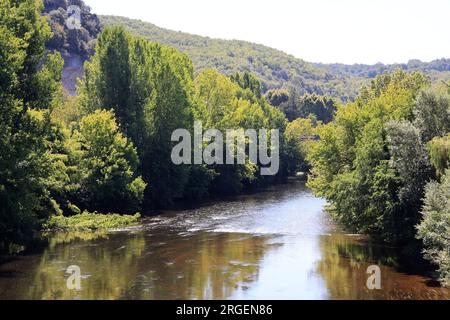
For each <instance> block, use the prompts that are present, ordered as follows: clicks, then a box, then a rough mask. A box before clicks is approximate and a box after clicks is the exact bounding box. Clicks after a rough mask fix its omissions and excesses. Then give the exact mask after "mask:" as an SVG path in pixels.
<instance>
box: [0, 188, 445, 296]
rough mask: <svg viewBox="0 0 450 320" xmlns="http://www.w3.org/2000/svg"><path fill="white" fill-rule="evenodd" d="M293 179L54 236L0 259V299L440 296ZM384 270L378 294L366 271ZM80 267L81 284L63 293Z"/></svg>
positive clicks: (426, 281) (439, 289) (420, 278)
mask: <svg viewBox="0 0 450 320" xmlns="http://www.w3.org/2000/svg"><path fill="white" fill-rule="evenodd" d="M323 205H324V202H323V200H321V199H317V198H315V197H313V196H312V195H311V194H310V193H309V192H308V191H307V190H306V189H305V188H304V186H303V185H301V184H291V185H288V186H285V187H284V188H278V189H277V190H272V191H269V192H265V193H261V194H256V195H247V196H242V197H237V198H233V199H228V200H227V201H217V202H212V203H210V204H208V205H206V206H203V207H202V208H198V209H193V210H184V211H177V212H166V213H165V214H164V215H162V216H160V217H156V218H151V219H147V220H146V221H145V224H144V226H143V227H141V228H135V229H128V230H123V231H120V232H114V233H99V234H77V233H74V234H55V235H50V236H49V245H48V246H47V247H46V249H45V250H44V251H43V252H42V253H40V254H34V255H28V256H23V257H18V258H17V259H15V260H12V261H10V262H8V263H5V264H3V265H0V298H2V299H446V298H449V297H450V293H449V291H448V290H444V289H441V288H438V287H433V286H430V283H429V282H428V281H429V279H428V278H425V277H422V276H419V275H413V274H410V275H407V274H403V273H399V272H397V271H396V270H397V267H398V261H397V258H396V257H397V256H396V253H395V251H393V250H389V249H385V248H383V247H380V246H377V245H376V244H373V243H370V242H368V241H367V240H366V239H361V238H360V237H355V236H349V235H345V234H344V233H343V232H342V231H341V230H340V228H339V226H338V225H336V224H334V223H333V222H332V221H330V219H329V217H328V216H327V215H326V214H325V213H324V212H323V210H322V208H323ZM371 264H378V265H380V266H381V269H382V286H383V289H382V290H380V291H369V290H368V289H367V288H366V281H367V277H368V275H367V274H366V270H367V267H368V266H369V265H371ZM70 265H78V266H79V267H80V268H81V272H82V281H81V284H82V289H81V290H80V291H72V290H69V289H67V287H66V280H67V277H68V275H66V274H65V270H66V268H67V267H68V266H70Z"/></svg>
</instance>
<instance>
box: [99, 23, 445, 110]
mask: <svg viewBox="0 0 450 320" xmlns="http://www.w3.org/2000/svg"><path fill="white" fill-rule="evenodd" d="M100 21H101V22H102V23H103V24H104V25H105V26H109V25H117V24H119V25H123V26H125V27H126V28H127V30H129V31H130V32H131V33H132V34H135V35H140V36H143V37H144V38H146V39H149V40H151V41H156V42H159V43H164V44H167V45H170V46H173V47H175V48H177V49H179V50H180V51H182V52H185V53H187V54H188V55H189V57H190V58H191V59H192V61H193V63H194V67H195V70H197V71H201V70H204V69H208V68H215V69H217V70H218V71H220V72H221V73H225V74H228V75H231V74H233V73H236V72H249V73H252V74H254V75H255V76H257V77H258V78H259V79H260V80H261V83H262V89H263V91H266V90H269V89H280V88H283V89H287V90H290V91H292V90H295V92H296V95H299V96H302V95H303V94H305V93H315V94H318V95H325V96H330V97H333V98H336V99H338V100H342V101H344V102H345V101H348V100H353V99H354V98H355V97H356V96H357V95H358V92H359V89H360V87H361V86H362V85H365V84H367V82H368V80H370V79H373V78H375V77H376V76H377V75H381V74H383V73H384V72H385V71H389V72H391V71H393V70H395V69H399V68H400V69H403V70H405V71H421V72H424V73H426V74H428V75H430V76H431V78H432V80H433V81H434V82H438V81H440V80H449V79H450V60H449V59H441V60H436V61H433V62H430V63H424V62H420V61H417V60H412V61H410V62H408V63H407V64H396V65H383V64H376V65H373V66H369V65H358V64H356V65H343V64H314V63H309V62H306V61H303V60H301V59H299V58H296V57H294V56H292V55H288V54H286V53H284V52H281V51H279V50H276V49H272V48H269V47H267V46H264V45H259V44H255V43H250V42H245V41H238V40H231V41H230V40H220V39H212V38H208V37H201V36H197V35H191V34H188V33H184V32H176V31H172V30H167V29H164V28H160V27H158V26H155V25H153V24H151V23H147V22H143V21H140V20H133V19H128V18H124V17H116V16H100ZM293 41H297V40H295V39H293Z"/></svg>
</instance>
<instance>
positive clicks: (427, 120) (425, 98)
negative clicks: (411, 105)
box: [414, 89, 450, 142]
mask: <svg viewBox="0 0 450 320" xmlns="http://www.w3.org/2000/svg"><path fill="white" fill-rule="evenodd" d="M414 115H415V125H416V126H417V127H418V128H420V130H421V131H422V138H423V140H424V141H425V142H428V141H430V140H431V139H433V138H434V137H442V136H444V135H446V134H447V133H448V132H450V94H449V93H448V92H445V91H442V90H441V91H438V90H431V89H429V90H424V91H422V92H421V93H420V94H419V96H418V97H417V103H416V108H415V110H414Z"/></svg>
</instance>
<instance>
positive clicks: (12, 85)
mask: <svg viewBox="0 0 450 320" xmlns="http://www.w3.org/2000/svg"><path fill="white" fill-rule="evenodd" d="M40 9H41V3H40V2H39V1H12V0H4V1H1V2H0V52H1V54H0V122H1V126H0V150H1V152H0V250H1V249H2V248H7V247H8V246H9V244H10V243H15V244H23V243H26V242H28V241H29V240H31V238H32V237H33V230H34V229H35V228H36V227H39V224H40V222H41V220H42V219H44V218H45V217H47V216H48V214H50V213H51V211H52V210H53V211H55V210H56V211H58V205H57V204H56V203H55V202H54V201H52V200H51V199H50V197H49V185H48V181H49V180H51V176H52V171H51V167H52V159H51V154H50V153H49V152H48V150H47V145H48V143H49V142H48V138H49V135H50V134H51V132H50V125H49V124H50V117H49V112H48V109H50V108H51V107H52V103H53V100H54V97H55V93H56V91H57V90H58V89H59V86H60V84H59V81H60V72H61V66H62V60H61V58H60V56H59V55H49V54H48V53H47V52H46V51H45V41H46V40H47V39H48V38H49V37H50V35H51V32H50V29H49V27H48V25H47V23H46V21H45V19H44V18H42V17H41V16H40ZM37 109H41V110H42V112H40V115H39V116H36V115H37V113H36V112H34V110H37ZM38 113H39V112H38Z"/></svg>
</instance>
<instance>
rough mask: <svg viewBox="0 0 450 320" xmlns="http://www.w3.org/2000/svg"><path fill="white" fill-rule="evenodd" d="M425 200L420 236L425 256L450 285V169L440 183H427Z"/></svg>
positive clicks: (444, 282)
mask: <svg viewBox="0 0 450 320" xmlns="http://www.w3.org/2000/svg"><path fill="white" fill-rule="evenodd" d="M424 201H425V205H424V207H423V210H422V215H423V221H422V222H421V223H420V225H419V226H418V238H419V239H422V240H423V243H424V246H425V251H424V253H425V257H426V258H427V259H429V260H430V261H432V262H433V263H434V264H436V265H437V266H438V267H439V273H440V276H441V281H442V283H443V284H444V285H445V286H448V287H450V252H449V248H450V170H447V171H446V174H445V175H444V176H443V177H442V181H441V182H440V183H439V182H435V181H433V182H430V183H429V184H428V185H427V187H426V194H425V200H424Z"/></svg>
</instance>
